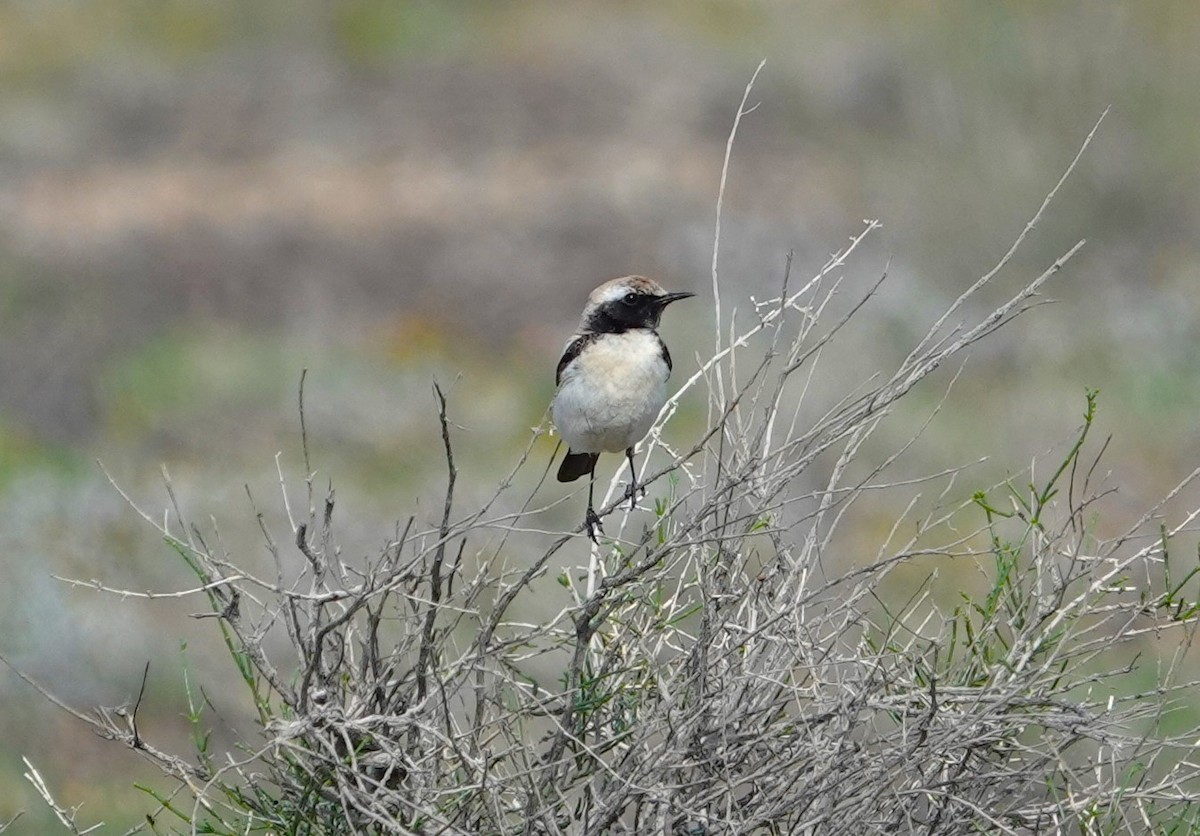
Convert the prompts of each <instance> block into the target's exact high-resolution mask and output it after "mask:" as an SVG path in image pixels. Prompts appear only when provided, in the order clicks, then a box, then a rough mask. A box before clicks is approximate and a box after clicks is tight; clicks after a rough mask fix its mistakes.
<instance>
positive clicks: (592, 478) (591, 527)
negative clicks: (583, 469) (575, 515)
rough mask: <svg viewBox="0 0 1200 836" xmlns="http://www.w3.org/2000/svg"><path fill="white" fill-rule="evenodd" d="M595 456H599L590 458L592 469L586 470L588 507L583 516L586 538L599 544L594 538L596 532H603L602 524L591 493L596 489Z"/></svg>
mask: <svg viewBox="0 0 1200 836" xmlns="http://www.w3.org/2000/svg"><path fill="white" fill-rule="evenodd" d="M597 458H599V456H594V457H593V458H592V469H591V470H590V471H588V507H587V516H585V517H584V522H585V523H586V525H587V534H588V538H589V539H591V541H592V542H593V543H595V544H596V545H597V546H598V545H600V541H599V540H597V539H596V532H597V531H599V532H600V533H601V534H603V533H604V526H602V525H600V517H599V515H598V514H596V509H595V508H594V507H593V502H594V499H593V495H594V494H595V491H596V459H597Z"/></svg>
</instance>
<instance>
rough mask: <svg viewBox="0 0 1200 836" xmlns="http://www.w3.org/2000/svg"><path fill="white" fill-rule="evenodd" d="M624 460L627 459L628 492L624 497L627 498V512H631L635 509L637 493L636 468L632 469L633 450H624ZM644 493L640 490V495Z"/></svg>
mask: <svg viewBox="0 0 1200 836" xmlns="http://www.w3.org/2000/svg"><path fill="white" fill-rule="evenodd" d="M625 458H627V459H629V490H628V491H626V492H625V495H626V496H627V497H629V510H630V511H632V510H634V509H635V508H637V493H638V483H637V468H636V467H634V464H633V448H632V447H626V448H625ZM645 492H646V489H645V488H642V493H645Z"/></svg>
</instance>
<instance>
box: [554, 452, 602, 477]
mask: <svg viewBox="0 0 1200 836" xmlns="http://www.w3.org/2000/svg"><path fill="white" fill-rule="evenodd" d="M598 458H600V454H599V453H572V452H571V451H570V450H568V451H567V455H565V456H563V460H562V464H560V465H559V466H558V481H560V482H574V481H575V480H576V479H578V478H579V477H580V476H586V475H587V474H589V473H591V472H592V471H593V470H595V469H596V459H598Z"/></svg>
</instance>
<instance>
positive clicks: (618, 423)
mask: <svg viewBox="0 0 1200 836" xmlns="http://www.w3.org/2000/svg"><path fill="white" fill-rule="evenodd" d="M670 371H671V370H670V369H669V368H667V364H666V361H665V360H663V356H662V345H661V343H660V341H659V339H658V335H657V334H655V333H654V332H653V331H648V330H644V329H634V330H630V331H625V332H623V333H619V334H601V335H599V336H597V337H596V338H595V339H594V340H592V341H591V342H589V343H588V344H587V345H586V346H585V347H584V349H583V350H582V351H581V352H580V353H579V356H578V357H576V358H575V359H574V360H572V361H571V362H570V363H569V364H568V365H567V367H566V368H565V369H563V372H562V380H561V383H560V385H559V388H558V393H557V394H556V395H555V397H554V404H553V406H552V408H551V412H552V415H553V417H554V425H555V426H556V427H557V428H558V432H559V434H560V435H562V437H563V438H564V439H565V440H566V442H567V444H569V445H570V446H571V450H572V451H574V452H576V453H602V452H608V453H618V452H621V451H622V450H624V449H625V448H627V447H632V446H633V445H634V444H637V442H638V441H640V440H641V439H642V438H643V437H644V436H645V435H646V433H647V432H649V430H650V426H651V425H652V424H653V423H654V419H655V418H656V417H657V416H658V411H659V410H660V409H662V405H663V404H664V403H665V402H666V399H667V377H668V376H669V375H670Z"/></svg>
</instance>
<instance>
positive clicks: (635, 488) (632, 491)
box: [625, 482, 646, 511]
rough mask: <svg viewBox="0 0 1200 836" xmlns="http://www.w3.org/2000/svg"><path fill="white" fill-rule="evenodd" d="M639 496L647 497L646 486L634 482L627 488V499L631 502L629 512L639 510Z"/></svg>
mask: <svg viewBox="0 0 1200 836" xmlns="http://www.w3.org/2000/svg"><path fill="white" fill-rule="evenodd" d="M638 494H641V495H642V496H645V495H646V486H645V485H639V484H638V483H637V482H633V483H631V484H629V485H628V486H626V488H625V498H626V499H628V500H629V510H630V511H633V510H636V509H637V501H638Z"/></svg>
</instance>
